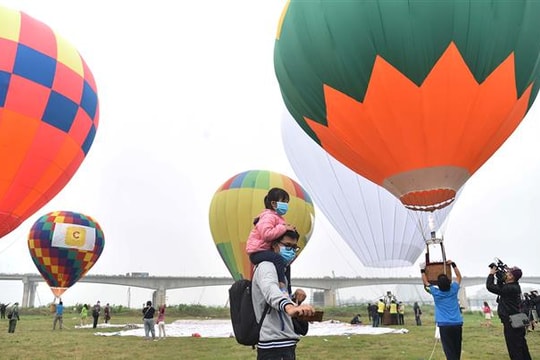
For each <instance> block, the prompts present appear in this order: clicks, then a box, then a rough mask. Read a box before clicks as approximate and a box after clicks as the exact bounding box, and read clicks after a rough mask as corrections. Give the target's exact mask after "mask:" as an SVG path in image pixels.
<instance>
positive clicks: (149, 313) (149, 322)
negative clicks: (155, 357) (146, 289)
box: [142, 300, 157, 341]
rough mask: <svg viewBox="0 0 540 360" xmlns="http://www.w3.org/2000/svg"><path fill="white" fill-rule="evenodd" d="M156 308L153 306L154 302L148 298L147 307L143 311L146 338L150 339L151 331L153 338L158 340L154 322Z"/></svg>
mask: <svg viewBox="0 0 540 360" xmlns="http://www.w3.org/2000/svg"><path fill="white" fill-rule="evenodd" d="M155 312H156V309H154V307H153V306H152V302H151V301H150V300H148V301H147V302H146V305H145V307H144V308H143V310H142V313H143V322H144V335H145V336H144V338H145V340H150V333H151V334H152V339H153V340H154V341H156V340H157V339H156V329H155V324H154V314H155Z"/></svg>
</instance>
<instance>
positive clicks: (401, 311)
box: [397, 301, 405, 325]
mask: <svg viewBox="0 0 540 360" xmlns="http://www.w3.org/2000/svg"><path fill="white" fill-rule="evenodd" d="M397 316H398V325H405V304H404V303H402V302H401V301H400V302H398V304H397Z"/></svg>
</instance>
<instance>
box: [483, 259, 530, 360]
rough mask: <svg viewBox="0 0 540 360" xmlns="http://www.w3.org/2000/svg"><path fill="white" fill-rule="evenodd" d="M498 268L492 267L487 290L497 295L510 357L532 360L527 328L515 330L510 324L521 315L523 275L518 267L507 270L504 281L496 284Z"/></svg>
mask: <svg viewBox="0 0 540 360" xmlns="http://www.w3.org/2000/svg"><path fill="white" fill-rule="evenodd" d="M496 273H497V267H496V266H495V265H494V264H493V266H490V270H489V275H488V277H487V279H486V289H487V290H488V291H489V292H491V293H493V294H496V295H497V304H498V305H497V315H498V316H499V318H500V319H501V322H502V324H503V333H504V340H505V342H506V348H507V350H508V355H509V356H510V359H512V360H531V354H530V352H529V346H528V345H527V340H526V339H525V335H526V333H527V329H526V328H525V327H520V328H514V327H512V324H511V323H510V315H513V314H517V313H519V305H520V303H521V286H520V285H519V279H521V276H522V275H523V273H522V271H521V269H520V268H518V267H517V266H514V267H511V268H506V269H505V272H504V278H503V279H502V281H497V284H495V274H496Z"/></svg>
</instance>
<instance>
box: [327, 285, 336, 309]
mask: <svg viewBox="0 0 540 360" xmlns="http://www.w3.org/2000/svg"><path fill="white" fill-rule="evenodd" d="M324 306H330V307H333V306H336V291H335V290H334V289H326V290H324Z"/></svg>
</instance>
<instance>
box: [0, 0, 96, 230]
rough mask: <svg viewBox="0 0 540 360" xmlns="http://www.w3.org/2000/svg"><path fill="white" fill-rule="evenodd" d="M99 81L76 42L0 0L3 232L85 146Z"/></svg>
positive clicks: (28, 211)
mask: <svg viewBox="0 0 540 360" xmlns="http://www.w3.org/2000/svg"><path fill="white" fill-rule="evenodd" d="M98 119H99V105H98V96H97V88H96V83H95V81H94V77H93V75H92V73H91V72H90V69H89V68H88V66H87V65H86V63H85V62H84V60H83V58H82V57H81V56H80V54H79V53H78V52H77V50H76V49H75V48H74V47H73V46H72V45H70V44H69V43H68V42H67V41H66V40H65V39H64V38H62V37H61V36H60V35H58V34H56V33H55V32H54V31H53V30H52V29H51V28H49V27H48V26H47V25H45V24H43V23H42V22H40V21H38V20H36V19H33V18H32V17H30V16H28V15H27V14H25V13H23V12H20V11H16V10H10V9H7V8H5V7H2V6H0V168H1V169H2V171H0V237H1V236H3V235H6V234H7V233H9V232H11V231H12V230H14V229H15V228H16V227H17V226H19V225H20V224H21V223H22V222H23V221H24V220H25V219H26V218H28V217H29V216H31V215H32V214H34V213H35V212H36V211H37V210H39V209H40V208H41V207H42V206H43V205H45V204H46V203H47V202H48V201H50V200H51V199H52V198H53V197H54V196H55V195H56V194H57V193H58V192H59V191H60V190H61V189H62V188H63V187H64V186H65V185H66V184H67V183H68V181H69V180H70V179H71V177H72V176H73V174H74V173H75V172H76V171H77V169H78V168H79V166H80V164H81V162H82V161H83V160H84V158H85V157H86V154H87V153H88V151H89V150H90V147H91V146H92V143H93V141H94V137H95V135H96V130H97V127H98Z"/></svg>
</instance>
